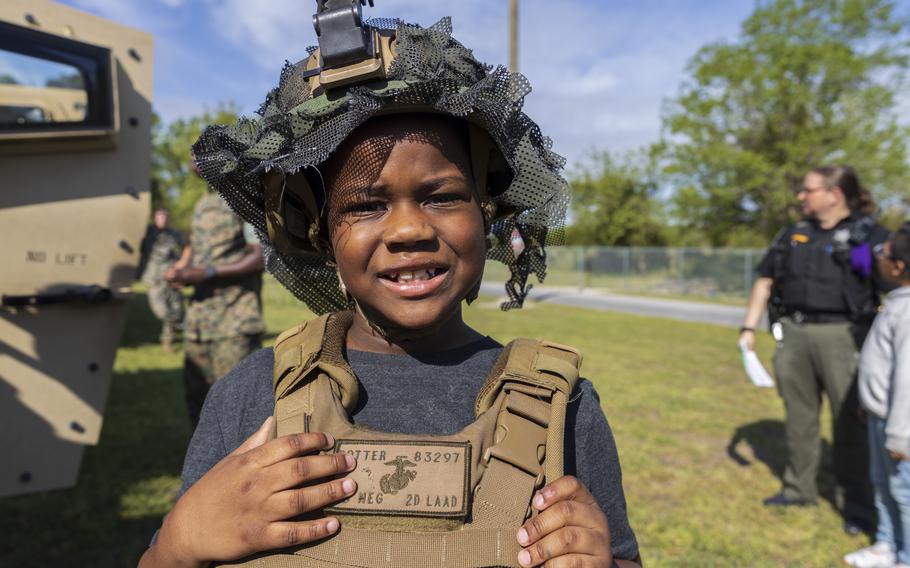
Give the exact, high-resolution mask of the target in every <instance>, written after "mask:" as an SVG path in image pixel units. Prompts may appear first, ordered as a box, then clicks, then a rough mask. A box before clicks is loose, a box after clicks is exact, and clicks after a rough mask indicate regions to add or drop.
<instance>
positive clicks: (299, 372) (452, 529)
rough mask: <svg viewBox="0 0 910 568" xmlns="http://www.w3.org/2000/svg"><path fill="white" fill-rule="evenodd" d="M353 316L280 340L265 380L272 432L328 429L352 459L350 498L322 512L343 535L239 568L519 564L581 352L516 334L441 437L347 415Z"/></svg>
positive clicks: (558, 445)
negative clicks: (270, 388)
mask: <svg viewBox="0 0 910 568" xmlns="http://www.w3.org/2000/svg"><path fill="white" fill-rule="evenodd" d="M352 321H353V313H352V312H338V313H333V314H327V315H324V316H322V317H320V318H317V319H315V320H312V321H309V322H306V323H304V324H301V325H299V326H297V327H295V328H293V329H290V330H288V331H286V332H284V333H283V334H281V335H280V336H279V337H278V340H277V343H276V344H275V368H274V377H273V385H274V388H275V418H276V424H277V426H276V427H277V435H279V436H283V435H285V434H290V433H294V432H309V431H312V432H329V433H331V434H332V435H333V436H334V437H335V440H336V446H335V451H345V452H349V453H352V454H354V455H355V457H357V467H356V469H355V470H354V472H352V473H351V474H350V476H351V477H353V478H354V479H355V480H356V481H357V483H358V487H357V492H356V493H355V494H354V495H353V496H352V497H350V498H348V499H347V500H345V501H342V502H340V503H338V504H336V505H335V506H332V507H329V508H327V509H326V510H325V514H331V515H334V516H336V517H337V518H338V519H339V521H340V522H341V529H340V530H339V532H338V533H337V534H335V535H334V536H332V537H330V538H327V539H325V540H323V541H320V542H317V543H315V544H308V545H304V546H300V547H296V548H291V549H285V550H282V551H277V552H270V553H267V554H263V555H260V556H257V557H255V558H250V559H246V560H244V561H243V562H239V563H237V565H244V566H261V567H269V568H276V567H281V568H285V567H287V568H291V567H303V566H306V567H316V568H323V567H337V566H358V567H363V568H374V567H377V566H395V567H401V568H426V567H447V568H481V567H488V566H510V567H511V566H519V565H518V563H517V556H518V553H519V552H520V550H521V547H520V545H519V544H518V541H517V538H516V534H517V532H518V529H519V528H520V527H521V525H522V524H523V523H524V522H525V520H526V519H527V518H528V517H529V516H530V515H531V514H532V509H531V507H530V503H531V498H532V497H533V494H534V491H535V490H537V489H539V488H540V487H541V486H542V485H543V484H544V483H549V482H550V481H553V480H554V479H556V478H558V477H560V476H562V475H563V439H564V435H565V415H566V406H567V404H568V400H569V396H570V394H571V393H572V389H573V388H574V387H575V383H576V381H577V380H578V368H579V366H580V364H581V356H580V354H579V353H578V351H577V350H575V349H573V348H571V347H567V346H564V345H559V344H556V343H548V342H545V341H535V340H531V339H516V340H514V341H512V342H511V343H509V344H508V345H507V346H506V347H505V348H504V349H503V351H502V354H501V355H500V357H499V359H498V360H497V362H496V364H495V365H494V366H493V369H492V370H491V372H490V375H489V377H488V378H487V380H486V382H485V383H484V385H483V387H482V388H481V389H480V392H479V393H478V394H477V399H476V402H475V406H474V413H475V416H476V417H477V418H476V420H475V421H474V422H473V423H472V424H469V425H468V426H467V427H465V428H464V429H463V430H461V431H460V432H457V433H455V434H451V435H447V436H434V435H411V434H396V433H388V432H380V431H375V430H371V429H368V428H366V427H364V426H360V425H355V424H352V423H351V420H350V418H349V413H350V412H351V411H352V410H353V409H354V408H355V407H356V405H357V397H358V386H357V378H356V377H355V375H354V372H353V371H352V370H351V367H350V366H349V365H348V363H347V361H346V360H345V358H344V345H345V338H346V336H347V330H348V328H349V327H350V325H351V322H352ZM438 380H444V378H442V377H439V378H438ZM440 403H441V404H444V403H445V401H440Z"/></svg>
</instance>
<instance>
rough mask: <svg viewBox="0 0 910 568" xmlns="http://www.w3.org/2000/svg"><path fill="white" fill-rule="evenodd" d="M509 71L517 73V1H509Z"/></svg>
mask: <svg viewBox="0 0 910 568" xmlns="http://www.w3.org/2000/svg"><path fill="white" fill-rule="evenodd" d="M509 71H511V72H513V73H517V72H518V0H509Z"/></svg>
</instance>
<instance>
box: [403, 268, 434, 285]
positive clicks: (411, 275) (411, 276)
mask: <svg viewBox="0 0 910 568" xmlns="http://www.w3.org/2000/svg"><path fill="white" fill-rule="evenodd" d="M433 276H434V272H433V270H420V271H418V272H399V273H398V278H397V281H398V282H413V281H415V280H417V281H421V280H429V279H430V278H433Z"/></svg>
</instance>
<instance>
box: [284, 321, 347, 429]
mask: <svg viewBox="0 0 910 568" xmlns="http://www.w3.org/2000/svg"><path fill="white" fill-rule="evenodd" d="M353 319H354V315H353V312H335V313H331V314H326V315H323V316H320V317H318V318H316V319H314V320H310V321H308V322H305V323H302V324H300V325H298V326H295V327H293V328H291V329H289V330H287V331H285V332H284V333H282V334H281V335H279V336H278V339H277V341H276V343H275V347H274V349H273V351H274V354H275V364H274V367H273V370H272V373H273V374H272V387H273V389H274V391H275V422H276V426H277V434H278V435H279V436H282V435H284V434H287V433H291V432H300V431H304V430H306V427H305V424H304V422H303V421H304V420H305V416H306V415H312V412H313V408H312V397H311V392H310V386H311V385H312V383H313V381H314V380H315V379H316V378H317V377H319V376H322V375H324V376H327V377H328V378H329V379H330V380H331V381H332V383H331V384H332V388H333V390H334V391H335V392H336V394H337V395H338V397H339V398H340V399H341V402H342V405H343V406H344V408H345V409H346V410H347V411H348V412H351V411H352V410H353V409H354V407H356V405H357V399H358V395H359V389H358V386H357V378H356V377H355V375H354V371H353V370H351V367H350V365H348V363H347V361H346V360H345V358H344V342H345V337H346V336H347V330H348V328H350V326H351V322H352V321H353Z"/></svg>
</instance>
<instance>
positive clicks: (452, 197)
mask: <svg viewBox="0 0 910 568" xmlns="http://www.w3.org/2000/svg"><path fill="white" fill-rule="evenodd" d="M460 201H466V200H465V197H464V196H463V195H459V194H457V193H437V194H434V195H431V196H429V197H428V198H427V199H426V203H428V204H430V205H448V204H450V203H457V202H460Z"/></svg>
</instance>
